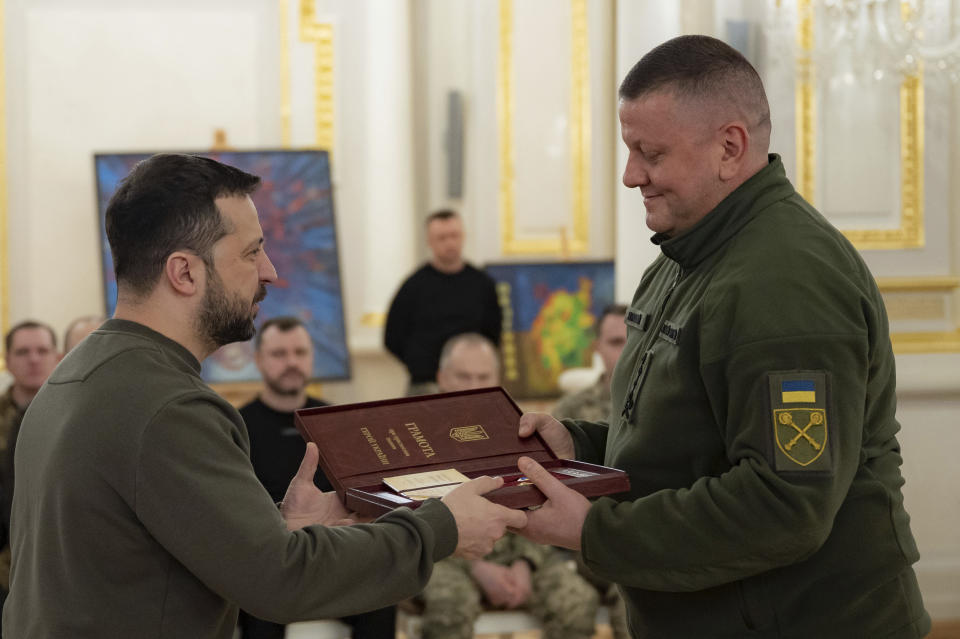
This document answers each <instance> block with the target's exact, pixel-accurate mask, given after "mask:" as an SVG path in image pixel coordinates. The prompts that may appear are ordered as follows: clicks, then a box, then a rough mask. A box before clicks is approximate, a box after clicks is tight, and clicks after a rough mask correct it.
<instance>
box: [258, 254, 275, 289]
mask: <svg viewBox="0 0 960 639" xmlns="http://www.w3.org/2000/svg"><path fill="white" fill-rule="evenodd" d="M259 270H260V281H261V282H265V283H267V284H273V283H274V282H276V281H277V269H276V268H274V266H273V262H271V261H270V256H268V255H267V252H266V251H264V252H263V260H262V261H261V262H260V269H259Z"/></svg>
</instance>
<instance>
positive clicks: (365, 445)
mask: <svg viewBox="0 0 960 639" xmlns="http://www.w3.org/2000/svg"><path fill="white" fill-rule="evenodd" d="M520 415H521V411H520V409H519V408H518V407H517V405H516V404H515V403H514V402H513V400H512V399H511V398H510V396H509V395H507V393H506V391H504V390H503V389H502V388H483V389H478V390H469V391H461V392H456V393H441V394H438V395H424V396H420V397H404V398H401V399H394V400H384V401H376V402H364V403H360V404H345V405H341V406H324V407H321V408H308V409H302V410H298V411H297V412H296V417H295V422H296V425H297V428H298V429H299V430H300V433H301V434H302V435H303V437H304V439H306V440H307V441H312V442H315V443H316V444H317V446H318V448H319V449H320V467H321V468H322V469H323V472H324V474H325V475H326V476H327V478H328V479H329V480H330V482H331V483H332V484H333V487H334V489H335V490H336V491H337V494H338V495H339V496H340V499H342V500H343V502H344V504H345V505H346V507H347V509H348V510H352V511H355V512H358V513H360V514H363V515H380V514H383V513H385V512H387V511H389V510H392V509H393V508H397V507H399V506H408V507H410V508H416V507H417V506H418V505H419V504H420V503H421V502H422V501H423V500H425V499H428V498H430V497H442V496H443V495H445V494H446V493H447V492H449V491H450V490H452V489H453V488H455V487H456V486H458V485H460V484H461V483H463V482H464V481H467V480H469V479H473V478H474V477H479V476H481V475H490V476H495V477H496V476H500V477H503V478H504V485H503V486H502V487H501V488H499V489H497V490H495V491H493V492H490V493H487V494H486V495H485V497H486V498H487V499H489V500H490V501H492V502H494V503H498V504H502V505H504V506H508V507H510V508H529V507H531V506H537V505H539V504H542V503H543V502H544V500H545V497H544V495H543V493H541V492H540V490H539V489H538V488H537V487H536V486H534V485H533V484H532V482H530V481H529V480H527V478H526V477H523V476H522V475H521V474H520V472H519V471H518V470H517V460H518V459H519V458H520V457H521V456H527V457H530V458H532V459H534V460H536V461H538V462H540V464H542V465H543V466H544V467H545V468H546V469H547V470H549V471H550V472H551V474H553V475H554V476H555V477H557V478H558V479H559V480H560V481H561V482H563V483H564V484H565V485H566V486H568V487H570V488H572V489H573V490H576V491H577V492H579V493H581V494H582V495H584V496H586V497H597V496H600V495H608V494H611V493H619V492H623V491H626V490H628V489H629V487H630V484H629V480H628V478H627V475H626V473H624V472H623V471H620V470H616V469H613V468H607V467H605V466H597V465H595V464H587V463H585V462H578V461H573V460H569V459H558V458H557V456H556V455H555V454H554V453H553V451H551V450H550V448H549V447H548V446H547V445H546V443H545V442H544V441H543V439H542V438H541V437H540V436H539V435H538V434H535V435H534V436H532V437H527V438H523V439H521V438H520V436H519V435H518V434H517V424H518V422H519V420H520Z"/></svg>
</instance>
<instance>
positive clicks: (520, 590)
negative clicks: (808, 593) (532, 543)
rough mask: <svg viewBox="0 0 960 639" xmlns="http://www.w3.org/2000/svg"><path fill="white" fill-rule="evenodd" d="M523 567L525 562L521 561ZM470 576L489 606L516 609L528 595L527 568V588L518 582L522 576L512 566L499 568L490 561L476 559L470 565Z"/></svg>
mask: <svg viewBox="0 0 960 639" xmlns="http://www.w3.org/2000/svg"><path fill="white" fill-rule="evenodd" d="M520 563H522V564H523V565H524V566H526V565H527V562H525V561H521V562H520ZM470 574H471V575H472V576H473V579H474V580H475V581H476V582H477V584H478V585H479V586H480V590H482V591H483V596H484V597H486V598H487V601H489V602H490V604H491V605H493V606H494V607H497V608H517V607H518V606H521V605H523V603H524V602H525V601H526V599H527V596H529V594H530V587H529V578H530V571H529V567H528V568H527V582H528V583H527V586H526V588H524V585H523V582H522V581H518V576H519V578H520V579H521V580H522V578H523V577H522V574H518V573H517V572H515V571H514V570H513V567H512V566H501V565H500V564H495V563H493V562H490V561H484V560H482V559H478V560H477V561H474V562H472V563H471V564H470Z"/></svg>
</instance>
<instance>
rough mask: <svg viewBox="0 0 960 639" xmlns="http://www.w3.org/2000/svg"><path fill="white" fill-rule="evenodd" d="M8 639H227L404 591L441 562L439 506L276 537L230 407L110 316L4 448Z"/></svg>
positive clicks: (450, 525) (192, 368)
mask: <svg viewBox="0 0 960 639" xmlns="http://www.w3.org/2000/svg"><path fill="white" fill-rule="evenodd" d="M11 520H12V548H13V566H12V571H11V583H12V585H11V593H10V596H9V598H8V599H7V602H6V606H5V608H4V615H3V633H4V636H8V637H23V638H26V637H29V638H31V639H45V638H50V639H53V638H57V639H61V638H63V637H71V638H74V637H89V638H90V639H103V638H106V637H131V638H132V637H136V638H137V639H150V638H157V639H161V638H169V639H185V638H189V639H201V638H204V639H205V638H211V639H213V638H217V639H228V638H229V637H232V635H233V629H234V626H235V624H236V619H237V610H238V606H239V607H242V608H244V609H245V610H248V611H250V612H251V613H253V614H254V615H256V616H257V617H261V618H264V619H268V620H273V621H277V622H281V623H288V622H292V621H297V620H304V619H310V618H321V617H342V616H345V615H350V614H354V613H358V612H361V611H365V610H371V609H374V608H378V607H381V606H384V605H386V604H390V603H394V602H396V601H398V600H400V599H403V598H405V597H409V596H412V595H413V594H415V593H417V592H419V591H420V590H421V589H422V588H423V586H424V585H425V584H426V582H427V580H428V578H429V576H430V573H431V570H432V567H433V563H434V562H435V561H438V560H440V559H441V558H443V557H445V556H447V555H449V554H450V553H452V552H453V550H454V548H455V546H456V541H457V532H456V523H455V521H454V519H453V516H452V515H451V513H450V511H449V510H448V509H447V508H446V506H444V505H443V504H442V503H441V502H439V501H436V500H433V501H431V502H427V503H425V504H424V505H423V506H421V507H420V508H419V509H417V511H416V512H413V511H410V510H408V509H399V510H396V511H393V512H391V513H389V514H387V515H384V516H383V517H381V518H380V519H379V520H378V521H377V522H376V523H373V524H363V525H355V526H349V527H338V528H325V527H322V526H308V527H306V528H303V529H301V530H297V531H293V532H289V531H287V529H286V526H285V524H284V520H283V518H282V517H281V515H280V512H279V511H278V509H277V507H276V505H275V504H274V503H273V501H272V500H271V499H270V496H269V495H268V494H267V492H266V491H265V490H264V489H263V487H262V486H261V485H260V482H259V481H257V477H256V475H255V474H254V471H253V468H252V466H251V465H250V459H249V444H248V440H247V434H246V429H245V427H244V425H243V421H242V419H241V417H240V415H239V414H238V413H237V411H236V410H235V409H234V408H233V407H232V406H231V405H230V404H229V403H227V402H226V401H225V400H224V399H223V398H221V397H220V396H219V395H217V394H216V393H215V392H213V391H212V390H211V389H210V388H209V387H208V386H207V385H206V384H205V383H204V382H203V380H202V379H201V378H200V364H199V362H198V361H197V360H196V358H194V357H193V356H192V355H191V354H190V353H189V352H188V351H187V350H186V349H185V348H183V347H182V346H180V345H179V344H177V343H175V342H173V341H171V340H169V339H167V338H166V337H164V336H162V335H160V334H158V333H156V332H154V331H152V330H150V329H148V328H146V327H144V326H141V325H139V324H135V323H133V322H127V321H122V320H110V321H108V322H107V323H106V324H104V326H103V327H101V328H100V329H99V330H97V331H95V332H94V333H93V334H92V335H91V336H90V337H89V338H88V339H86V340H85V341H84V342H83V343H82V344H81V345H80V346H78V347H77V348H76V349H75V350H73V351H71V352H70V354H69V355H68V356H67V357H66V358H65V359H64V360H63V362H61V364H60V366H58V367H57V369H56V370H55V371H54V373H53V375H52V376H51V377H50V379H49V381H48V382H47V384H46V385H45V386H44V387H43V388H42V389H41V391H40V393H39V394H38V395H37V397H36V398H35V399H34V401H33V402H32V404H31V406H30V409H29V411H28V413H27V415H26V416H25V418H24V421H23V426H22V429H21V432H20V438H19V440H18V444H17V452H16V491H15V495H14V501H13V514H12V517H11Z"/></svg>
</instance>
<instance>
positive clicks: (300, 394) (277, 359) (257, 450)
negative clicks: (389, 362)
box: [239, 317, 396, 639]
mask: <svg viewBox="0 0 960 639" xmlns="http://www.w3.org/2000/svg"><path fill="white" fill-rule="evenodd" d="M254 348H255V351H256V352H255V356H256V363H257V368H258V369H259V370H260V375H261V376H262V377H263V384H264V388H263V391H261V393H260V395H259V396H258V397H257V398H256V399H254V400H253V401H252V402H250V403H249V404H247V405H245V406H243V407H242V408H241V409H240V414H241V415H242V416H243V421H244V422H245V423H246V424H247V432H248V433H249V434H250V461H251V462H252V463H253V469H254V471H255V472H256V473H257V478H258V479H260V482H261V483H262V484H263V485H264V487H265V488H266V489H267V492H269V493H270V496H271V497H273V500H274V501H277V502H279V501H281V500H282V499H283V495H284V493H285V492H286V490H287V485H288V484H289V483H290V478H291V477H293V476H294V475H295V474H296V472H297V468H299V466H300V460H301V459H303V451H304V449H305V447H306V444H305V443H304V441H303V438H302V437H301V436H300V433H299V431H297V429H296V427H295V426H294V423H293V412H294V411H295V410H297V409H299V408H313V407H315V406H326V405H327V404H326V402H324V401H322V400H319V399H316V398H314V397H310V396H309V395H307V384H308V383H309V381H310V377H311V374H312V372H313V341H312V340H311V338H310V334H309V333H308V332H307V329H306V328H305V327H304V325H303V322H301V321H300V320H299V319H297V318H296V317H275V318H273V319H270V320H267V321H266V322H264V324H263V326H262V327H261V328H260V331H259V332H258V333H257V336H256V338H255V340H254ZM314 482H315V483H316V484H317V486H318V487H320V489H321V490H324V491H329V490H332V487H331V486H330V482H329V481H327V478H326V477H324V475H323V472H322V471H321V470H320V469H317V474H316V476H315V477H314ZM342 621H343V622H344V623H346V624H348V625H350V626H351V627H352V628H353V637H354V639H386V638H388V637H389V638H391V639H392V638H393V637H394V635H395V630H394V629H395V625H396V611H395V607H394V606H389V607H387V608H381V609H380V610H374V611H372V612H367V613H364V614H360V615H354V616H351V617H346V618H344V619H342ZM239 624H240V628H241V630H242V632H243V638H244V639H282V638H283V636H284V626H282V625H280V624H275V623H271V622H269V621H264V620H262V619H257V618H255V617H252V616H250V615H248V614H247V613H246V612H242V611H241V613H240V620H239Z"/></svg>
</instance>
